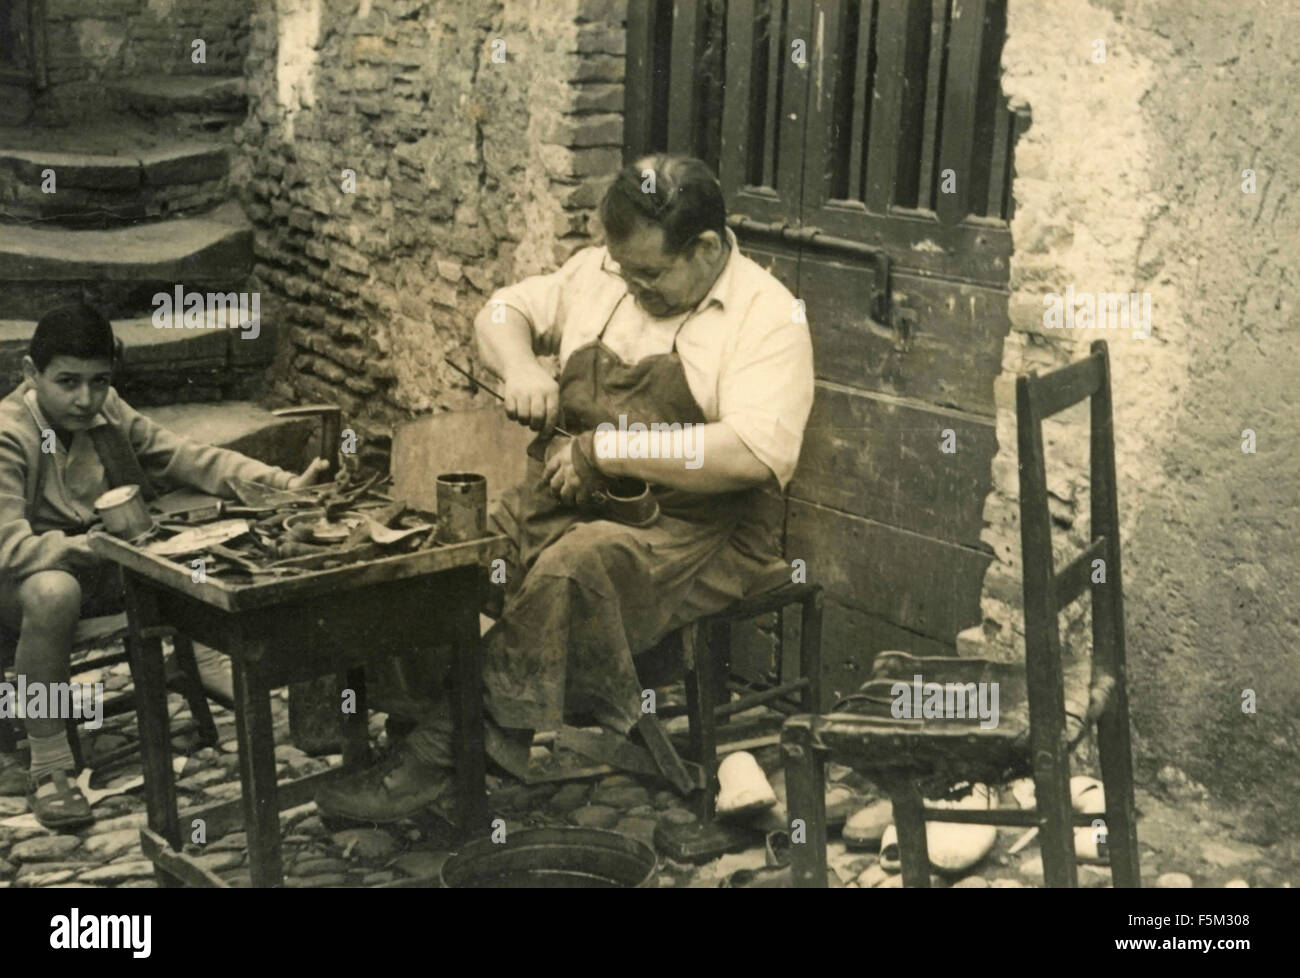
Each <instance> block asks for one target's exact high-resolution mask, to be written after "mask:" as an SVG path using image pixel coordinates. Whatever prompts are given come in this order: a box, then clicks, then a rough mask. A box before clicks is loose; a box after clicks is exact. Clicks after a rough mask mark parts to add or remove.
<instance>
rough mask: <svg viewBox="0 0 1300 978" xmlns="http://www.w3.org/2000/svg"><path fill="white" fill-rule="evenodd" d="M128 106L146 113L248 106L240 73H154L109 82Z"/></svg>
mask: <svg viewBox="0 0 1300 978" xmlns="http://www.w3.org/2000/svg"><path fill="white" fill-rule="evenodd" d="M107 87H108V90H109V91H111V92H113V93H114V94H116V95H117V96H118V97H119V98H121V99H122V100H123V102H125V103H126V105H128V106H129V107H130V108H132V109H134V110H135V111H136V112H139V113H141V114H147V115H168V114H171V113H173V112H243V111H245V110H246V109H247V108H248V96H247V95H246V94H245V93H244V78H243V76H242V75H155V76H152V77H139V76H137V77H134V78H124V79H121V80H118V81H112V82H109V83H108V86H107Z"/></svg>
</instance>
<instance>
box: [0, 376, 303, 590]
mask: <svg viewBox="0 0 1300 978" xmlns="http://www.w3.org/2000/svg"><path fill="white" fill-rule="evenodd" d="M40 417H41V412H40V408H39V405H38V404H37V400H36V391H35V390H34V389H32V387H31V386H30V385H29V384H27V383H24V384H22V386H20V387H19V388H18V389H17V390H15V391H13V392H12V393H10V394H9V395H8V396H7V397H5V398H4V400H2V401H0V574H2V575H5V576H12V578H13V579H14V580H22V579H23V578H25V577H28V576H30V575H32V574H35V573H36V572H38V571H43V570H56V569H57V570H68V571H71V570H73V569H75V568H77V567H83V566H87V565H93V564H96V563H98V562H99V560H100V558H99V557H97V556H95V555H94V554H93V553H92V552H91V550H90V547H89V546H88V545H87V544H86V539H85V536H84V534H85V532H86V530H87V529H89V528H90V526H91V524H92V523H93V522H94V519H95V517H94V515H93V513H92V512H91V511H90V510H89V508H88V505H89V504H88V503H87V502H86V500H85V499H79V498H78V496H77V493H76V492H75V491H69V489H68V487H66V486H64V484H63V475H64V473H63V472H62V471H61V463H63V462H64V460H66V459H67V458H68V457H69V456H68V455H62V454H61V455H60V456H58V457H57V458H56V456H55V455H53V454H46V453H45V452H42V451H41V441H42V427H43V421H38V420H37V419H38V418H40ZM96 424H108V425H112V426H113V427H115V428H116V429H117V430H118V431H119V432H121V433H122V435H124V436H125V438H126V441H127V443H128V444H129V445H130V446H131V448H132V449H133V450H134V452H135V456H136V458H137V460H138V461H139V463H140V467H141V468H142V469H143V470H144V473H145V475H146V476H147V477H148V478H149V480H150V481H151V482H152V483H153V485H154V486H155V487H156V488H158V490H159V491H167V490H169V489H173V488H180V487H182V486H188V487H191V488H194V489H198V490H201V491H202V492H207V493H211V494H212V495H216V496H225V497H233V496H234V493H233V491H232V490H231V488H230V485H229V480H230V479H232V478H237V479H247V480H249V481H252V482H261V483H265V484H267V485H270V486H274V487H275V488H277V489H285V488H287V487H288V485H289V481H290V480H291V479H293V478H294V475H293V473H292V472H286V471H284V470H283V469H279V468H275V467H274V466H270V465H264V464H263V463H261V462H258V461H255V460H254V459H251V458H248V457H247V456H245V455H241V454H239V453H238V452H232V451H229V450H227V449H222V448H214V447H212V446H210V445H201V444H198V443H197V442H193V441H190V440H189V439H187V438H182V437H181V436H179V435H176V434H173V433H172V432H170V431H168V430H167V429H166V428H164V427H162V426H161V425H159V424H156V423H155V422H153V421H150V420H149V419H148V418H146V417H145V416H144V415H142V414H140V413H139V412H138V411H136V410H135V409H134V408H133V407H131V405H129V404H127V403H126V401H124V400H122V398H121V397H119V396H118V394H117V392H116V391H115V390H113V389H111V388H110V389H109V392H108V397H107V398H106V399H105V401H104V406H103V407H102V408H101V409H100V412H99V416H98V418H97V419H96ZM89 437H90V436H89V435H87V434H86V433H84V432H82V433H78V434H77V435H75V436H74V438H73V445H74V446H76V443H77V441H78V440H79V439H81V440H85V441H86V442H88V441H89ZM64 447H70V446H64ZM88 447H89V445H88V444H82V445H79V446H76V450H75V454H77V455H82V454H83V453H84V451H85V449H87V448H88ZM60 451H61V452H62V448H61V449H60ZM95 464H96V465H97V460H96V462H95Z"/></svg>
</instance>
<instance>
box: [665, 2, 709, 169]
mask: <svg viewBox="0 0 1300 978" xmlns="http://www.w3.org/2000/svg"><path fill="white" fill-rule="evenodd" d="M704 15H705V5H704V4H703V3H702V2H701V0H673V33H672V54H671V57H670V63H669V68H668V151H669V152H670V153H684V154H686V155H687V156H694V155H695V133H696V130H697V128H698V125H699V112H700V98H699V96H698V94H697V91H696V88H697V81H698V79H697V78H696V73H695V66H696V63H697V62H698V61H699V56H700V48H701V47H702V45H703V43H704Z"/></svg>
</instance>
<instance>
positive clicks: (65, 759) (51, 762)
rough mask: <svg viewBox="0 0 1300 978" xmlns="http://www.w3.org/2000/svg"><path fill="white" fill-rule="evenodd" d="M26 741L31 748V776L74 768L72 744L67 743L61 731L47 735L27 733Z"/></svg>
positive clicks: (40, 775)
mask: <svg viewBox="0 0 1300 978" xmlns="http://www.w3.org/2000/svg"><path fill="white" fill-rule="evenodd" d="M27 743H28V744H29V745H30V746H31V749H32V766H31V776H32V778H33V779H37V778H41V777H43V776H45V775H47V774H50V773H52V772H54V771H72V770H75V769H76V767H77V762H76V761H75V760H73V758H72V746H71V745H70V744H69V743H68V735H67V734H66V733H64V732H63V731H59V732H58V733H56V734H51V735H50V736H48V737H38V736H36V735H35V734H33V733H28V734H27Z"/></svg>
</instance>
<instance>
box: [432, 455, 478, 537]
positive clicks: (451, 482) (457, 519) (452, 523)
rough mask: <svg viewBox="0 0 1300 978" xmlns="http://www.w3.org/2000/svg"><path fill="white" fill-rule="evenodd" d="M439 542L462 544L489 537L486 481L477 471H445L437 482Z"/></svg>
mask: <svg viewBox="0 0 1300 978" xmlns="http://www.w3.org/2000/svg"><path fill="white" fill-rule="evenodd" d="M435 492H436V495H437V504H438V540H439V542H441V543H463V542H464V541H466V540H477V539H479V538H480V537H485V536H487V479H486V478H484V477H483V476H481V475H479V474H478V473H477V472H445V473H443V474H442V475H440V476H438V479H437V482H436V483H435Z"/></svg>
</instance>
